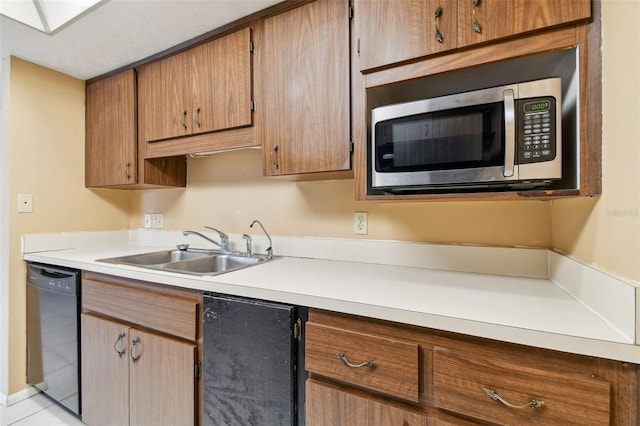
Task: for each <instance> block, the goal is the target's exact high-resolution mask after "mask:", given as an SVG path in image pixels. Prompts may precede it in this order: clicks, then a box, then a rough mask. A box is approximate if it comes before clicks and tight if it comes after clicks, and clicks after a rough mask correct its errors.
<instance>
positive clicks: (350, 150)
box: [349, 139, 355, 154]
mask: <svg viewBox="0 0 640 426" xmlns="http://www.w3.org/2000/svg"><path fill="white" fill-rule="evenodd" d="M354 145H355V142H354V141H353V139H351V140H350V141H349V153H351V154H353V150H354V149H355V148H354Z"/></svg>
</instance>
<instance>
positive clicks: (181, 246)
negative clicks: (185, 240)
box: [176, 244, 189, 251]
mask: <svg viewBox="0 0 640 426" xmlns="http://www.w3.org/2000/svg"><path fill="white" fill-rule="evenodd" d="M176 248H177V249H178V250H180V251H187V250H189V244H178V245H177V246H176Z"/></svg>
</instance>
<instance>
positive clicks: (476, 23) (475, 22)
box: [473, 0, 482, 33]
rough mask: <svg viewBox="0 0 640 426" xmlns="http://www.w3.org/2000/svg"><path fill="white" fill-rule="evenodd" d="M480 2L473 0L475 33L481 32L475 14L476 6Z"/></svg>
mask: <svg viewBox="0 0 640 426" xmlns="http://www.w3.org/2000/svg"><path fill="white" fill-rule="evenodd" d="M479 4H480V0H473V30H474V31H475V32H477V33H481V32H482V27H481V26H480V22H478V15H477V14H476V8H477V6H478V5H479Z"/></svg>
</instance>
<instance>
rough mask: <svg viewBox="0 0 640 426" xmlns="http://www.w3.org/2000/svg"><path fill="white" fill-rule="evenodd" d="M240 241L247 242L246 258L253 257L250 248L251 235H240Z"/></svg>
mask: <svg viewBox="0 0 640 426" xmlns="http://www.w3.org/2000/svg"><path fill="white" fill-rule="evenodd" d="M242 239H244V240H245V241H246V242H247V256H253V249H252V247H251V242H252V240H251V235H247V234H242Z"/></svg>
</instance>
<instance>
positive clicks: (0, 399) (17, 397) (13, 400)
mask: <svg viewBox="0 0 640 426" xmlns="http://www.w3.org/2000/svg"><path fill="white" fill-rule="evenodd" d="M37 393H40V391H39V390H38V389H36V388H34V387H33V386H28V387H26V388H24V389H22V390H21V391H18V392H16V393H12V394H11V395H7V394H4V393H2V392H0V404H1V405H3V406H5V407H8V406H10V405H13V404H17V403H18V402H20V401H24V400H25V399H27V398H30V397H32V396H33V395H35V394H37Z"/></svg>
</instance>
